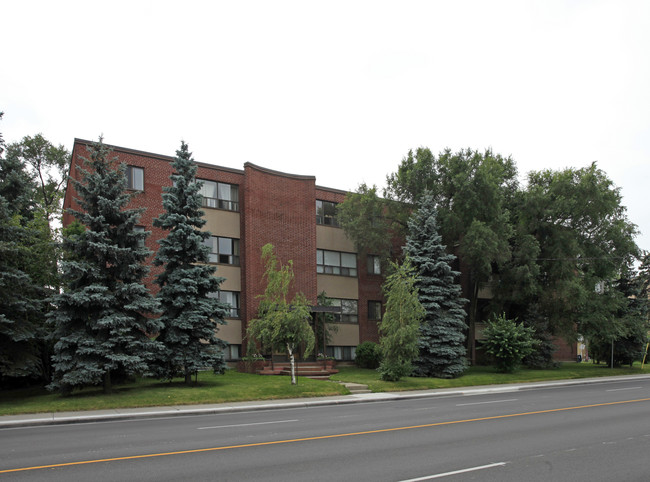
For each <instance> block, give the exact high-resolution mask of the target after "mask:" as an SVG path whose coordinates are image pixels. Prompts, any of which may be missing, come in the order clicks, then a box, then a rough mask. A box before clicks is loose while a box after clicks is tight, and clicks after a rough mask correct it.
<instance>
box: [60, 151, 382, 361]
mask: <svg viewBox="0 0 650 482" xmlns="http://www.w3.org/2000/svg"><path fill="white" fill-rule="evenodd" d="M90 145H92V142H91V141H87V140H82V139H75V142H74V147H73V150H72V163H71V168H70V176H71V177H72V178H75V179H79V176H80V172H79V170H78V169H77V167H78V166H80V165H81V164H82V158H83V157H87V156H88V151H87V148H88V147H89V146H90ZM109 147H110V148H111V149H112V151H113V152H112V155H113V156H114V157H117V158H118V160H119V161H120V162H122V163H124V164H126V166H127V172H126V174H127V184H128V189H129V190H131V191H133V192H134V194H135V195H134V197H133V200H132V203H133V206H137V207H144V208H146V211H145V212H144V214H143V215H142V217H141V219H140V226H138V228H139V229H143V230H146V231H151V233H152V234H151V236H149V238H148V239H147V241H146V244H147V247H148V248H149V249H151V250H152V251H153V252H155V251H156V250H157V248H158V240H160V239H161V238H164V237H165V236H166V232H165V231H163V230H161V229H159V228H156V227H154V226H153V219H155V218H156V217H158V216H159V215H160V214H161V213H162V212H163V207H162V197H161V195H162V192H163V187H165V186H171V179H170V176H171V174H172V173H173V169H172V167H171V162H172V161H173V157H169V156H163V155H159V154H152V153H149V152H143V151H138V150H135V149H128V148H123V147H118V146H109ZM197 167H198V169H197V174H196V177H197V180H200V181H201V182H202V188H201V194H202V196H203V210H204V212H205V219H206V221H207V222H206V225H205V227H204V229H205V230H207V231H209V232H210V233H211V237H210V239H209V240H208V242H207V244H208V246H209V248H210V263H214V264H215V265H216V266H217V273H216V274H217V276H220V277H223V278H225V281H224V282H223V283H222V285H221V290H220V292H219V293H215V296H219V297H220V298H221V299H222V300H223V301H224V302H226V303H228V304H229V305H230V306H231V309H230V313H229V316H228V317H227V319H226V321H227V325H225V326H221V327H220V329H219V337H220V338H221V339H223V340H225V341H226V342H227V343H229V348H228V353H227V356H226V358H227V359H229V360H237V359H238V358H240V356H243V355H245V353H244V351H245V349H246V347H245V346H242V345H245V342H244V338H245V333H246V327H247V323H248V322H249V320H251V319H253V318H255V316H256V314H257V306H258V298H257V296H258V295H260V294H262V293H263V291H264V288H265V283H264V281H263V279H262V276H263V273H264V266H263V265H262V262H261V249H262V246H264V245H265V244H267V243H272V244H273V245H274V246H275V252H276V254H277V255H278V258H279V259H280V261H282V262H283V263H286V262H287V261H289V260H292V261H293V268H294V273H295V283H294V286H293V291H294V292H297V291H301V292H303V293H304V294H305V296H306V297H307V299H308V300H309V302H310V303H311V304H312V305H313V306H314V307H315V308H314V311H317V310H318V308H316V307H317V306H318V303H317V298H318V294H319V293H322V292H324V293H325V294H326V295H327V296H328V297H329V298H331V299H332V300H333V303H334V305H335V306H338V307H340V308H341V312H340V313H337V314H335V315H334V317H335V321H334V322H335V323H336V325H337V328H338V329H337V330H335V332H334V333H332V337H331V341H330V343H329V346H328V347H327V351H328V354H330V355H331V356H334V357H335V358H336V359H338V360H352V359H354V351H355V347H356V346H357V345H358V344H359V343H361V342H364V341H374V342H377V341H378V339H379V336H378V331H377V323H378V322H379V321H380V319H381V315H382V306H383V298H382V291H381V284H382V282H383V276H382V273H381V265H380V263H379V259H378V258H377V257H374V256H372V255H370V256H367V257H365V258H364V259H361V256H360V255H359V254H358V253H357V252H356V251H355V249H354V246H353V243H352V242H351V241H350V240H349V239H348V238H347V237H346V236H345V233H344V232H343V230H342V229H341V228H340V227H339V226H338V224H337V220H336V204H337V203H340V202H342V201H343V200H344V198H345V194H346V193H345V192H344V191H341V190H338V189H332V188H326V187H322V186H318V185H317V184H316V178H315V177H313V176H299V175H293V174H288V173H282V172H277V171H274V170H271V169H267V168H264V167H261V166H257V165H255V164H251V163H246V164H244V166H243V169H242V170H240V169H231V168H227V167H220V166H214V165H210V164H204V163H200V162H197ZM74 197H75V193H74V189H73V187H72V186H71V185H70V184H69V185H68V188H67V190H66V195H65V200H64V210H67V209H69V208H71V207H72V208H75V207H77V206H76V203H75V201H74ZM72 219H73V218H72V216H71V215H70V214H64V217H63V224H64V225H67V224H68V223H70V222H71V221H72ZM152 260H153V256H152V257H151V258H150V260H149V262H151V261H152ZM159 269H160V268H156V267H154V266H153V265H152V266H151V272H150V276H149V278H148V279H147V285H148V286H149V288H150V289H151V290H152V292H155V291H156V289H157V287H156V285H155V284H154V283H153V279H154V277H155V275H156V273H157V272H159V271H158V270H159Z"/></svg>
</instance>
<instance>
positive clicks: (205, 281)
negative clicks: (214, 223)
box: [153, 142, 228, 385]
mask: <svg viewBox="0 0 650 482" xmlns="http://www.w3.org/2000/svg"><path fill="white" fill-rule="evenodd" d="M172 167H173V168H174V169H175V171H176V172H175V174H172V176H171V179H172V184H173V185H172V187H167V188H165V190H164V193H163V207H164V208H165V210H166V211H165V212H164V213H163V214H161V215H160V216H159V217H158V218H156V219H154V222H153V224H154V226H157V227H160V228H163V229H166V230H168V231H169V234H168V235H167V237H166V238H165V239H162V240H160V249H159V250H158V253H157V255H156V258H155V260H154V264H155V265H157V266H164V271H163V272H162V273H161V274H160V275H159V276H158V277H157V279H156V282H157V283H158V284H159V285H160V291H159V293H158V299H159V301H160V304H161V307H162V315H161V317H160V319H159V321H160V322H161V323H162V325H163V328H162V329H161V331H160V336H159V337H158V340H159V341H160V342H162V343H163V345H164V347H165V348H164V353H163V356H162V357H161V358H159V359H158V360H157V362H156V367H155V373H156V374H157V375H158V376H160V377H161V378H163V379H168V380H170V379H171V378H173V377H175V376H184V377H185V383H186V384H188V385H189V384H191V381H192V374H193V373H196V372H197V371H198V370H200V369H203V368H206V367H212V368H213V369H214V371H215V372H216V373H221V372H223V370H224V369H225V361H224V357H223V349H224V348H225V346H226V345H225V343H224V342H223V341H222V340H220V339H219V338H217V336H216V332H217V329H218V325H219V324H224V323H225V322H224V320H223V319H224V316H225V315H226V312H227V310H228V307H227V306H226V305H225V304H224V303H222V302H220V301H219V299H218V298H217V297H215V296H214V295H216V293H217V291H218V290H219V286H220V284H221V282H222V281H223V278H217V277H216V276H215V272H216V267H215V266H211V265H208V264H207V262H208V248H207V246H206V245H205V243H204V242H205V241H206V240H207V239H209V238H210V233H209V232H207V231H201V227H202V226H203V225H204V224H205V219H203V211H202V210H201V195H200V194H199V189H200V184H199V183H196V182H195V181H194V176H195V174H196V165H195V164H194V161H193V160H192V155H191V153H190V152H189V151H188V148H187V144H185V142H182V143H181V148H180V150H178V151H176V159H175V160H174V162H173V163H172ZM210 295H213V296H210Z"/></svg>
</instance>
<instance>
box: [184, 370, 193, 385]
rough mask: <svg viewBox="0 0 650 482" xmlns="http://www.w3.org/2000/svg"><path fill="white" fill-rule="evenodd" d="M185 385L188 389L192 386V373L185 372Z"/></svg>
mask: <svg viewBox="0 0 650 482" xmlns="http://www.w3.org/2000/svg"><path fill="white" fill-rule="evenodd" d="M185 385H187V386H188V387H191V386H192V373H191V372H189V371H186V372H185Z"/></svg>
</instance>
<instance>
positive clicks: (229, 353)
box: [223, 345, 241, 361]
mask: <svg viewBox="0 0 650 482" xmlns="http://www.w3.org/2000/svg"><path fill="white" fill-rule="evenodd" d="M223 354H224V357H225V358H226V360H228V361H231V360H239V359H240V358H241V345H228V346H227V347H226V348H225V350H224V353H223Z"/></svg>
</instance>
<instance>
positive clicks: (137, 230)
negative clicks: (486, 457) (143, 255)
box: [133, 226, 146, 248]
mask: <svg viewBox="0 0 650 482" xmlns="http://www.w3.org/2000/svg"><path fill="white" fill-rule="evenodd" d="M133 232H135V233H138V247H139V248H144V238H145V237H146V236H144V235H141V234H140V233H144V232H145V231H144V226H133Z"/></svg>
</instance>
